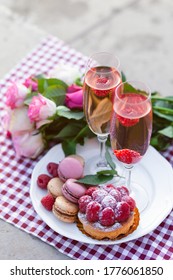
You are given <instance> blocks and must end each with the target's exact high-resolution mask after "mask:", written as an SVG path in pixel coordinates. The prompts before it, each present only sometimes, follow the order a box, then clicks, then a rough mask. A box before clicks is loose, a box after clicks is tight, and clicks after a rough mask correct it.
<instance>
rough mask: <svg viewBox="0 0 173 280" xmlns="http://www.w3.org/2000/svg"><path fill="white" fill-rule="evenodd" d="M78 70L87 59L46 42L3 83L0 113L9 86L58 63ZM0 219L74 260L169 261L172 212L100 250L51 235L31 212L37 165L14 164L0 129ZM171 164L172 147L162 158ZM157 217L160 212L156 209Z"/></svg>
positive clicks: (55, 42) (28, 162)
mask: <svg viewBox="0 0 173 280" xmlns="http://www.w3.org/2000/svg"><path fill="white" fill-rule="evenodd" d="M60 61H62V62H68V63H71V64H76V65H77V66H78V67H80V68H81V69H83V67H84V64H85V61H86V58H85V57H84V56H83V55H82V54H80V53H78V52H76V51H75V50H74V49H71V48H69V47H68V46H67V45H66V44H64V42H62V41H60V40H58V39H56V38H54V37H52V36H50V37H48V38H46V39H45V40H44V41H43V42H42V43H41V44H40V45H39V46H38V47H37V48H36V49H35V50H33V52H31V53H30V54H29V55H28V56H27V57H26V58H24V59H23V60H22V61H21V63H20V64H18V65H17V66H16V67H15V68H14V69H13V70H12V71H11V72H10V73H9V74H8V75H6V77H5V79H4V80H3V81H1V94H0V98H1V99H0V110H1V111H3V108H4V100H3V99H4V98H3V94H4V92H5V91H6V89H7V86H8V85H9V82H10V81H12V80H13V81H14V80H18V79H20V80H21V81H23V80H25V79H26V78H27V77H29V76H31V75H33V74H40V73H44V72H48V71H49V70H50V69H52V68H54V67H55V65H56V64H57V63H58V62H60ZM0 143H1V147H0V148H1V156H0V178H1V182H0V217H1V218H2V219H4V220H5V221H7V222H9V223H12V224H14V225H15V226H16V227H18V228H20V229H22V230H24V231H26V232H28V233H31V234H33V235H35V236H37V237H38V238H40V239H42V240H43V241H45V242H47V243H48V244H50V245H52V246H54V247H56V248H57V249H58V250H59V251H61V252H62V253H64V254H67V255H68V256H70V257H72V258H74V259H86V260H88V259H101V260H111V259H122V260H124V259H147V260H149V259H173V247H172V239H171V238H172V237H171V236H172V232H173V223H172V221H173V211H172V212H171V213H170V215H169V216H168V217H167V218H166V219H165V220H164V221H163V222H162V223H161V224H160V225H159V226H158V227H157V228H156V229H155V230H154V231H153V232H151V233H150V234H147V235H146V236H144V237H141V238H139V239H137V240H134V241H131V242H128V243H122V244H120V245H109V246H106V245H104V246H100V245H99V246H98V245H87V244H82V243H80V242H78V241H75V240H71V239H69V238H66V237H64V236H61V235H60V234H58V233H56V232H54V231H53V230H52V229H51V228H49V226H47V225H46V224H45V223H44V222H43V221H42V220H41V219H40V218H39V216H38V215H37V213H36V212H35V210H34V208H33V206H32V203H31V199H30V195H29V188H30V179H31V173H32V170H33V168H34V166H35V164H36V163H37V161H38V160H39V159H40V158H39V159H37V160H30V159H26V158H20V159H18V158H16V156H15V152H14V150H13V147H12V143H11V140H10V139H7V138H6V136H5V134H4V132H3V130H2V128H0ZM165 157H166V158H167V159H168V160H169V161H170V162H171V163H172V164H173V147H170V149H169V150H167V152H166V153H165ZM158 215H159V209H158Z"/></svg>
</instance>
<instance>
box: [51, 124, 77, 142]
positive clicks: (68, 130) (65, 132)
mask: <svg viewBox="0 0 173 280" xmlns="http://www.w3.org/2000/svg"><path fill="white" fill-rule="evenodd" d="M79 129H80V128H79V127H77V126H72V125H71V123H69V124H67V125H66V126H64V127H63V128H62V129H61V131H60V132H59V133H58V134H57V135H56V137H57V138H61V139H62V140H63V139H66V138H68V137H70V138H72V137H75V136H76V134H77V133H78V132H79ZM75 142H76V141H75Z"/></svg>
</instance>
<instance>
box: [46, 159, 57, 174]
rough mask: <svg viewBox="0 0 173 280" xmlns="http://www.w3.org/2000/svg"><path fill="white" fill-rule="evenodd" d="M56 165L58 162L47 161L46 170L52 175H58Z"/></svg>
mask: <svg viewBox="0 0 173 280" xmlns="http://www.w3.org/2000/svg"><path fill="white" fill-rule="evenodd" d="M58 165H59V164H58V163H55V162H49V163H48V165H47V171H48V172H49V174H50V175H52V176H53V177H59V176H58Z"/></svg>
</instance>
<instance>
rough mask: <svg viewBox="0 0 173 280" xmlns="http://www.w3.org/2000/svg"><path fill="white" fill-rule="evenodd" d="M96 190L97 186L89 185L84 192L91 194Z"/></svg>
mask: <svg viewBox="0 0 173 280" xmlns="http://www.w3.org/2000/svg"><path fill="white" fill-rule="evenodd" d="M96 190H98V188H97V187H89V189H87V190H86V192H85V194H86V195H90V196H92V193H93V192H94V191H96Z"/></svg>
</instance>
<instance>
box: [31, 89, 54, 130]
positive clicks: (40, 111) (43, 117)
mask: <svg viewBox="0 0 173 280" xmlns="http://www.w3.org/2000/svg"><path fill="white" fill-rule="evenodd" d="M55 113H56V104H55V103H54V102H53V101H52V100H50V99H48V98H46V97H44V96H42V95H41V94H38V95H37V96H34V97H33V98H32V101H31V103H30V104H29V109H28V117H29V119H30V121H31V122H36V128H39V127H40V126H42V125H43V124H46V123H50V122H51V121H52V120H49V119H48V118H49V117H52V116H53V115H54V114H55Z"/></svg>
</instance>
